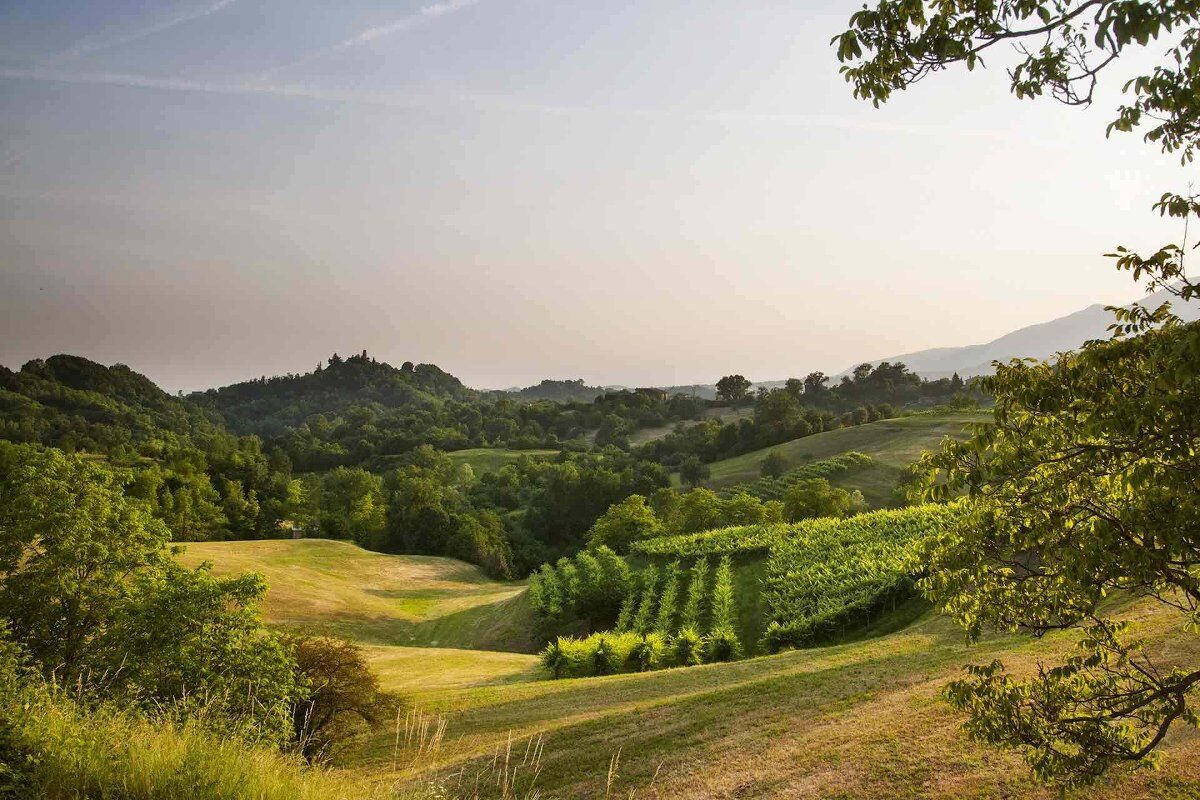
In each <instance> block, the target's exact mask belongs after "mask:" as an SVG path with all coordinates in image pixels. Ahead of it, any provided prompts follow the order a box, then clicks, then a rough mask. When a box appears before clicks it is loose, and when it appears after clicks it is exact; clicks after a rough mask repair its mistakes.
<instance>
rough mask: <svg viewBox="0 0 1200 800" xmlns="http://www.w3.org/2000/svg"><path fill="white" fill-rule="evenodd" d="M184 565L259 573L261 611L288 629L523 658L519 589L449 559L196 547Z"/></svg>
mask: <svg viewBox="0 0 1200 800" xmlns="http://www.w3.org/2000/svg"><path fill="white" fill-rule="evenodd" d="M181 559H182V560H183V562H184V563H187V564H197V563H200V562H201V561H209V562H211V563H212V564H213V568H214V570H215V571H216V572H218V573H237V572H259V573H261V574H262V575H263V576H264V577H265V578H266V579H267V584H268V586H269V587H270V589H269V591H268V593H267V598H266V602H265V605H264V608H263V610H264V613H265V616H266V618H267V620H268V621H269V622H271V623H272V624H276V625H281V626H284V627H299V626H303V627H309V628H317V629H320V630H325V631H329V632H331V633H335V634H337V635H339V636H344V637H346V638H348V639H351V640H352V641H356V642H359V643H362V644H369V645H407V646H421V647H444V648H465V649H476V650H506V651H513V652H521V651H524V652H529V651H531V650H532V649H533V646H534V644H533V642H532V641H531V640H530V638H529V630H530V622H529V618H528V606H527V603H526V601H525V598H524V597H523V596H522V594H523V592H524V590H525V587H524V585H523V584H520V583H501V582H498V581H493V580H490V579H488V578H487V577H486V576H484V574H483V573H482V572H481V571H480V570H479V569H478V568H477V567H474V566H472V565H470V564H466V563H464V562H462V561H457V560H455V559H452V558H439V557H436V556H393V555H385V554H383V553H374V552H371V551H369V550H363V549H361V548H359V547H357V546H355V545H353V544H350V543H349V542H340V541H333V540H330V539H268V540H260V541H248V542H196V543H192V544H189V545H187V546H186V549H185V550H184V552H183V554H182V555H181Z"/></svg>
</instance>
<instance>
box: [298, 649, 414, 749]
mask: <svg viewBox="0 0 1200 800" xmlns="http://www.w3.org/2000/svg"><path fill="white" fill-rule="evenodd" d="M287 643H288V645H289V646H290V647H291V649H292V652H293V653H294V654H295V658H296V665H297V667H298V669H299V671H300V673H301V674H302V675H304V677H305V678H306V684H305V685H306V690H305V691H304V693H303V695H302V696H300V697H298V698H297V699H296V700H295V701H294V702H293V703H292V707H291V719H292V731H293V737H294V739H295V742H296V747H297V748H298V749H299V750H300V753H301V754H302V755H303V756H304V757H305V758H306V759H308V760H309V761H321V760H325V759H326V758H329V757H331V756H333V755H334V754H335V751H336V750H337V749H338V748H341V747H344V746H346V745H347V744H349V743H350V742H351V741H353V740H354V739H357V738H358V737H360V736H361V735H362V734H364V733H367V732H368V731H370V730H371V729H372V728H375V727H378V726H379V725H380V724H382V723H383V722H385V721H387V719H388V717H389V716H390V714H391V712H392V710H393V709H394V708H395V700H394V698H392V697H391V696H390V695H388V694H387V693H386V692H384V691H383V690H382V689H380V687H379V678H377V677H376V676H375V673H373V672H372V671H371V668H370V666H369V665H368V664H367V661H366V657H365V656H364V654H363V651H362V649H361V648H360V647H358V646H357V645H355V644H353V643H351V642H347V641H345V640H343V639H334V638H332V637H327V636H314V635H297V636H292V637H291V638H289V639H288V640H287Z"/></svg>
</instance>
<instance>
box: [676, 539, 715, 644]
mask: <svg viewBox="0 0 1200 800" xmlns="http://www.w3.org/2000/svg"><path fill="white" fill-rule="evenodd" d="M707 588H708V558H706V557H704V556H701V557H700V558H698V559H696V563H695V564H693V565H692V570H691V575H690V576H689V577H688V588H687V600H685V601H684V604H683V611H681V612H680V614H679V627H680V628H681V629H682V628H693V629H695V630H700V623H701V619H700V617H701V612H702V609H701V607H700V606H701V604H702V603H703V602H704V593H705V590H706V589H707Z"/></svg>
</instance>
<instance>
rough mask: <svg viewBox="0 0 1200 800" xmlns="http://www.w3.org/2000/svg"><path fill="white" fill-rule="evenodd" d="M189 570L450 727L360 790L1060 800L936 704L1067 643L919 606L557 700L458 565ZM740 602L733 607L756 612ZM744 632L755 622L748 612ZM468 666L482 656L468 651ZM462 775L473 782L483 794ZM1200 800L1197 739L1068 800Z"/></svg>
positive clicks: (1168, 626) (293, 553) (377, 755)
mask: <svg viewBox="0 0 1200 800" xmlns="http://www.w3.org/2000/svg"><path fill="white" fill-rule="evenodd" d="M202 559H207V560H211V561H213V562H214V563H215V564H216V565H217V569H218V571H221V572H228V571H238V570H246V569H254V570H258V571H261V572H263V573H265V574H266V575H267V578H268V580H269V581H270V582H271V589H270V591H269V593H268V596H267V601H266V607H265V610H266V614H267V616H268V618H269V619H270V620H271V621H272V622H275V623H277V624H281V625H291V626H294V625H303V626H313V627H317V628H326V629H330V630H334V631H336V632H339V633H341V634H342V635H346V636H349V637H351V638H354V639H357V640H358V641H360V642H363V643H364V646H365V647H366V649H367V653H368V655H369V657H370V660H371V663H372V665H373V667H374V668H375V669H376V670H377V671H378V672H379V674H380V676H381V680H382V682H383V684H384V685H385V686H386V687H388V688H391V689H394V690H398V691H400V692H402V693H403V694H404V695H405V697H406V702H407V704H408V706H409V707H410V708H417V709H420V710H421V712H422V713H424V714H428V715H431V717H434V718H442V719H444V720H445V723H446V726H447V727H446V732H445V736H444V737H443V739H442V741H441V744H440V745H439V746H437V747H436V748H433V749H432V750H429V751H424V752H421V753H420V754H417V753H415V752H406V751H403V748H402V751H401V752H400V753H399V757H398V758H397V751H396V749H395V748H396V733H395V731H393V730H391V729H388V730H385V731H380V732H379V733H378V734H377V736H375V737H374V738H373V739H372V740H371V741H370V742H369V743H368V746H367V747H366V748H365V750H364V751H363V752H362V753H361V754H360V755H359V756H358V757H357V758H356V760H355V761H354V762H352V763H351V764H349V765H347V768H348V769H349V771H350V775H349V776H348V777H350V778H352V779H355V780H357V779H363V780H366V781H368V782H370V783H372V785H381V786H387V785H390V784H391V783H392V782H393V781H397V780H399V781H401V782H402V783H416V784H420V785H422V786H423V785H424V784H426V783H428V782H429V781H430V780H431V779H432V780H435V781H436V782H438V783H443V784H446V788H447V789H448V792H447V793H446V796H458V795H456V794H455V792H462V796H474V793H475V791H476V790H478V796H480V797H495V796H501V795H502V792H501V790H499V789H497V782H498V776H499V775H500V774H506V775H509V776H510V780H509V782H508V783H509V785H510V786H511V787H513V788H514V789H515V794H514V793H510V794H509V795H508V796H509V797H526V796H534V795H536V796H540V797H546V798H549V797H557V798H564V800H565V799H566V798H591V797H601V796H606V795H607V796H610V797H623V798H625V797H636V798H659V797H663V798H675V797H687V798H742V797H798V798H830V799H832V798H838V799H840V800H850V799H851V798H854V799H855V800H857V799H858V798H862V799H863V800H872V799H874V798H879V799H882V798H930V799H931V800H950V798H992V797H995V798H1001V797H1004V798H1018V797H1019V798H1025V797H1034V798H1045V800H1050V798H1052V797H1053V796H1054V795H1053V793H1051V792H1050V791H1048V790H1046V789H1044V788H1043V787H1039V786H1037V785H1036V784H1034V783H1033V782H1032V781H1031V779H1030V777H1029V772H1028V770H1027V769H1026V768H1025V766H1024V765H1023V764H1022V763H1021V762H1020V760H1019V759H1018V758H1017V757H1015V756H1014V755H1012V754H1008V753H1003V752H1001V751H998V750H994V749H991V748H986V747H983V746H980V745H976V744H974V743H972V742H971V741H969V740H968V739H967V738H966V737H965V736H964V735H963V733H962V732H961V730H960V723H961V721H962V720H961V718H960V717H959V716H958V715H956V714H955V712H953V711H952V709H950V707H949V706H948V705H946V703H945V702H944V701H942V700H941V699H940V696H939V693H940V691H941V690H942V688H943V687H944V686H945V684H946V682H947V681H948V680H950V679H951V678H953V677H955V676H956V675H959V674H961V670H962V667H963V665H964V664H966V663H981V662H987V661H989V660H991V659H992V658H1002V659H1003V660H1004V661H1005V663H1006V664H1007V665H1008V666H1010V667H1014V668H1017V669H1031V668H1032V667H1033V665H1034V663H1035V660H1036V659H1037V658H1038V657H1039V656H1046V655H1061V654H1062V653H1064V652H1066V651H1067V650H1068V649H1069V645H1070V641H1071V640H1070V637H1069V636H1068V635H1062V634H1060V635H1050V636H1047V637H1046V638H1045V639H1043V640H1040V641H1033V640H1030V639H1027V638H1018V637H1011V636H1003V637H993V638H990V639H987V640H985V641H984V642H982V643H981V644H978V645H974V646H971V647H968V646H967V645H966V644H965V643H964V641H963V637H962V634H961V632H960V631H959V630H958V629H957V628H956V627H955V626H954V625H953V624H952V623H951V622H949V621H948V620H947V619H945V618H943V617H939V616H936V615H934V614H932V613H930V612H929V611H928V610H927V609H926V607H925V606H924V605H923V604H922V603H921V602H920V601H916V602H914V603H912V604H909V605H907V606H905V607H903V608H901V609H898V610H897V612H895V614H893V615H892V616H891V617H889V618H887V619H883V620H880V621H879V622H877V623H876V624H875V625H874V627H873V629H872V630H869V631H860V632H859V634H860V638H858V639H857V640H855V641H852V642H846V643H842V644H838V645H835V646H829V647H821V648H813V649H807V650H800V651H792V652H787V653H783V654H780V655H774V656H764V657H759V658H752V659H747V660H745V661H740V662H735V663H730V664H714V665H708V666H702V667H692V668H687V669H671V670H663V671H658V672H650V673H642V674H633V675H618V676H609V677H602V678H581V679H574V680H558V681H551V680H546V679H544V678H545V676H544V674H543V673H542V671H541V668H540V665H539V664H538V662H537V659H536V657H535V656H532V655H529V654H526V653H516V652H502V651H501V648H502V647H515V646H524V645H527V644H528V640H527V639H523V638H522V636H521V635H518V633H519V632H521V631H525V630H528V618H527V616H526V615H527V614H528V610H527V608H526V607H525V606H524V601H523V598H522V597H521V596H520V593H521V591H522V586H521V585H520V584H507V583H497V582H494V581H490V580H488V579H487V578H485V577H484V576H482V575H481V574H480V573H479V572H478V571H477V570H476V569H474V568H473V567H471V566H469V565H466V564H462V563H460V562H456V561H453V560H450V559H441V558H427V557H415V556H387V555H380V554H375V553H368V552H365V551H362V550H359V549H358V548H356V547H354V546H353V545H349V544H346V543H343V542H331V541H322V540H297V541H292V540H286V541H265V542H227V543H205V544H192V545H188V552H187V554H186V555H185V556H184V560H185V561H188V562H190V563H195V562H197V561H199V560H202ZM745 566H747V567H749V568H750V569H748V570H747V571H746V572H744V573H743V574H742V575H740V576H739V577H740V578H747V579H748V578H750V577H752V575H751V573H752V572H753V569H754V568H755V566H756V565H749V564H748V565H745ZM739 583H740V584H742V585H740V586H739V591H738V595H739V596H738V604H739V606H743V604H744V603H746V602H747V600H749V599H750V598H749V597H748V595H747V594H746V593H745V592H744V589H745V588H746V587H745V584H744V583H743V582H742V581H739ZM742 612H743V614H746V613H747V612H749V613H750V614H753V610H752V609H746V608H745V607H744V606H743V608H742ZM1122 614H1123V616H1124V617H1125V618H1126V619H1128V620H1129V621H1130V622H1131V623H1132V624H1133V626H1134V633H1135V634H1136V635H1138V636H1141V637H1143V638H1145V639H1146V640H1147V641H1148V642H1149V643H1150V645H1151V646H1152V647H1154V648H1155V649H1157V650H1158V651H1160V652H1162V651H1165V650H1170V651H1171V655H1172V657H1173V658H1178V659H1181V660H1187V659H1192V658H1195V657H1197V655H1200V654H1198V653H1196V652H1193V651H1194V650H1196V649H1197V648H1198V647H1200V645H1197V642H1196V640H1195V638H1194V637H1185V636H1178V635H1177V634H1178V633H1179V632H1180V630H1179V629H1178V628H1177V627H1176V620H1177V618H1176V617H1174V616H1172V615H1169V614H1165V613H1163V612H1162V611H1161V610H1158V609H1155V608H1153V607H1151V606H1136V607H1132V608H1126V609H1124V611H1123V612H1122ZM914 620H915V622H913V621H914ZM910 622H911V623H913V624H908V623H910ZM903 625H907V627H903V628H902V629H900V630H897V628H900V627H901V626H903ZM868 636H873V638H866V637H868ZM389 637H394V638H389ZM406 637H407V638H406ZM402 641H403V643H402ZM451 643H453V646H452V647H447V646H446V645H448V644H451ZM410 645H423V646H420V647H417V646H410ZM482 647H491V648H493V649H491V650H489V651H485V650H481V649H465V648H482ZM1185 649H1186V652H1185ZM539 739H540V741H541V747H542V750H543V752H542V755H541V758H540V770H539V771H538V774H537V777H536V780H535V781H534V785H533V789H534V790H535V791H534V793H533V794H530V793H528V792H527V790H528V789H529V780H530V778H531V777H532V770H530V769H529V765H528V764H526V765H525V766H524V767H522V766H521V762H522V761H526V760H528V754H529V753H530V752H531V751H532V750H533V749H534V748H535V746H536V743H537V741H538V740H539ZM506 753H507V758H508V761H507V762H506V760H505V758H506ZM617 754H619V759H618V763H617V766H616V767H615V769H614V770H613V773H612V774H613V778H612V785H611V786H608V785H607V783H608V775H609V769H610V766H611V764H612V759H613V757H614V756H616V755H617ZM509 762H511V763H509ZM413 764H417V765H419V766H417V767H415V768H414V767H412V766H411V765H413ZM514 773H515V774H516V778H515V779H513V778H512V777H511V776H512V775H513V774H514ZM476 775H482V776H483V778H482V779H481V782H480V783H479V784H478V786H476V785H475V784H473V783H472V781H474V780H475V777H474V776H476ZM456 782H457V783H456ZM501 782H503V781H501ZM438 796H442V795H438ZM1197 796H1200V734H1197V733H1196V732H1195V731H1194V730H1191V729H1186V730H1185V729H1182V728H1181V729H1179V730H1177V731H1176V732H1173V733H1172V735H1171V737H1170V738H1169V739H1168V742H1167V746H1166V753H1165V759H1164V762H1163V765H1162V769H1161V770H1160V771H1157V772H1150V771H1144V772H1140V773H1137V774H1135V775H1133V776H1122V777H1117V778H1113V779H1110V780H1108V781H1107V782H1105V783H1103V784H1101V786H1100V787H1098V788H1097V789H1094V790H1091V791H1088V792H1081V793H1078V794H1077V795H1076V797H1079V798H1085V797H1086V798H1091V797H1096V798H1111V799H1112V800H1118V799H1119V800H1128V799H1129V798H1159V800H1182V799H1183V798H1194V797H1197Z"/></svg>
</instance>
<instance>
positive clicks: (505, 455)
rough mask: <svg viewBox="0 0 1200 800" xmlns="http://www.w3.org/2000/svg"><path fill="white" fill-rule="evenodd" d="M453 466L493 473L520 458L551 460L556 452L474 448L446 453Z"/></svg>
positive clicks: (477, 472) (477, 471)
mask: <svg viewBox="0 0 1200 800" xmlns="http://www.w3.org/2000/svg"><path fill="white" fill-rule="evenodd" d="M446 455H448V456H449V457H450V460H451V461H453V462H454V463H455V464H470V465H471V469H473V470H475V473H476V474H479V473H481V472H495V471H497V470H499V469H500V468H501V467H503V466H504V465H505V464H511V463H512V462H514V461H516V460H517V459H519V458H521V457H522V456H527V457H529V458H542V459H547V458H553V457H554V456H556V455H558V451H557V450H506V449H504V448H502V447H475V448H471V449H470V450H455V451H453V452H450V453H447V454H446Z"/></svg>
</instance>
